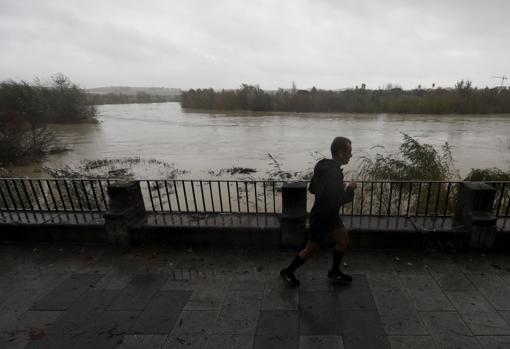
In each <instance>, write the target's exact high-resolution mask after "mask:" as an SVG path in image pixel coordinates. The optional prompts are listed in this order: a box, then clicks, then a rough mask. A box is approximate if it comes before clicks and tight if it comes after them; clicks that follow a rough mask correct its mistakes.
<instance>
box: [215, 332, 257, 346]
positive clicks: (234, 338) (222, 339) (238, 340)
mask: <svg viewBox="0 0 510 349" xmlns="http://www.w3.org/2000/svg"><path fill="white" fill-rule="evenodd" d="M253 342H254V336H253V335H251V334H239V335H236V334H233V335H232V334H214V335H212V336H211V337H210V338H209V341H208V342H207V347H206V349H252V348H253Z"/></svg>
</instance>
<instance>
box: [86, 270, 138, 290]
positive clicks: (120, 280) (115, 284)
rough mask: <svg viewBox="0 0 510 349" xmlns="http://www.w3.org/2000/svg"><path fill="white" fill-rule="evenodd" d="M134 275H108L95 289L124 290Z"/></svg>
mask: <svg viewBox="0 0 510 349" xmlns="http://www.w3.org/2000/svg"><path fill="white" fill-rule="evenodd" d="M132 278H133V275H129V274H117V273H115V274H106V275H105V276H104V277H103V278H102V279H101V280H99V282H98V283H97V284H96V286H95V289H96V290H97V289H99V290H122V289H124V288H126V287H127V285H128V284H129V282H130V281H131V279H132Z"/></svg>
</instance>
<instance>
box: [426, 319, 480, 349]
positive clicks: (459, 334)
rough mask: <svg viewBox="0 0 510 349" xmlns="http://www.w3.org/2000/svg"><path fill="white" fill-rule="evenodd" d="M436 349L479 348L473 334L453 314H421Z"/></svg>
mask: <svg viewBox="0 0 510 349" xmlns="http://www.w3.org/2000/svg"><path fill="white" fill-rule="evenodd" d="M421 316H422V318H423V321H424V322H425V326H427V329H428V330H429V332H430V335H431V336H432V338H433V340H434V342H435V344H436V346H437V347H438V348H452V349H454V348H462V349H471V348H481V346H480V344H479V343H478V341H477V340H476V338H475V337H474V336H473V333H472V332H471V331H470V330H469V328H468V327H467V326H466V325H465V324H464V322H463V321H462V319H461V318H460V316H459V314H457V313H455V312H424V313H421Z"/></svg>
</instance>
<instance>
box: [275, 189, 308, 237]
mask: <svg viewBox="0 0 510 349" xmlns="http://www.w3.org/2000/svg"><path fill="white" fill-rule="evenodd" d="M280 229H281V240H280V243H281V245H282V246H285V247H300V246H301V245H302V244H303V243H304V242H305V238H306V182H291V183H284V184H283V186H282V214H281V216H280Z"/></svg>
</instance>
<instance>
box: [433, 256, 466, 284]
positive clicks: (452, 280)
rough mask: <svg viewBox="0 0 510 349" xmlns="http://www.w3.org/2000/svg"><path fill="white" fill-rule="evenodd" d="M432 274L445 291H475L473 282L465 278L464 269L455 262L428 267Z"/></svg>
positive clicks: (445, 262) (434, 264)
mask: <svg viewBox="0 0 510 349" xmlns="http://www.w3.org/2000/svg"><path fill="white" fill-rule="evenodd" d="M428 268H429V271H430V274H431V275H432V277H433V278H434V279H435V280H436V282H437V284H438V285H439V287H440V288H441V290H443V291H472V290H473V291H474V290H475V288H474V286H473V284H472V283H471V281H469V279H468V278H467V277H466V276H465V274H464V272H463V270H462V268H460V266H459V265H458V264H456V263H454V262H453V261H450V260H447V261H444V260H442V259H440V260H439V261H436V262H433V263H430V265H428Z"/></svg>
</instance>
